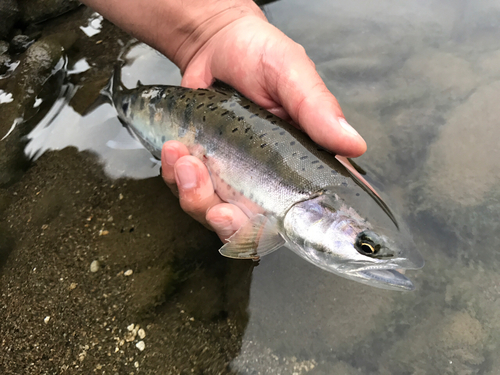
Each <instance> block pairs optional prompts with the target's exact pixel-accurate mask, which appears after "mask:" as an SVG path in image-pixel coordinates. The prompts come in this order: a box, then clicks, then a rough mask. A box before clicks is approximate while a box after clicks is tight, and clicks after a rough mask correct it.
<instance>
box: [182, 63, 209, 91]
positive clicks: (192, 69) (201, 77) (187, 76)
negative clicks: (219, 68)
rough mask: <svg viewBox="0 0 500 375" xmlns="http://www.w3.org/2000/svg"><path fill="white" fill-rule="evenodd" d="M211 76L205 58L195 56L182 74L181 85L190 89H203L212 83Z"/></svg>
mask: <svg viewBox="0 0 500 375" xmlns="http://www.w3.org/2000/svg"><path fill="white" fill-rule="evenodd" d="M213 78H214V77H213V76H212V74H211V72H210V69H209V66H208V60H206V59H205V58H195V59H193V61H192V62H191V63H190V64H189V65H188V66H187V68H186V71H185V72H184V74H183V75H182V81H181V86H183V87H189V88H191V89H204V88H207V87H208V86H210V85H211V84H212V81H213Z"/></svg>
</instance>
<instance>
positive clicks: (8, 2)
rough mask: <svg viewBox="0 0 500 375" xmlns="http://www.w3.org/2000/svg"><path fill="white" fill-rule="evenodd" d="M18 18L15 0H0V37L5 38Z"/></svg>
mask: <svg viewBox="0 0 500 375" xmlns="http://www.w3.org/2000/svg"><path fill="white" fill-rule="evenodd" d="M18 19H19V7H18V4H17V1H15V0H2V1H0V20H2V22H0V39H5V38H6V37H7V36H8V35H9V33H10V31H11V29H12V27H13V26H14V24H15V23H16V22H17V20H18Z"/></svg>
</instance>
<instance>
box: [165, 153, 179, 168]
mask: <svg viewBox="0 0 500 375" xmlns="http://www.w3.org/2000/svg"><path fill="white" fill-rule="evenodd" d="M177 159H178V158H177V155H176V153H175V152H173V151H171V150H169V149H167V150H166V153H165V161H166V162H167V164H168V165H170V166H173V165H174V164H175V162H176V161H177Z"/></svg>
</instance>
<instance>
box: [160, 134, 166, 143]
mask: <svg viewBox="0 0 500 375" xmlns="http://www.w3.org/2000/svg"><path fill="white" fill-rule="evenodd" d="M166 139H167V137H165V136H164V135H162V136H161V141H162V142H163V143H165V141H166Z"/></svg>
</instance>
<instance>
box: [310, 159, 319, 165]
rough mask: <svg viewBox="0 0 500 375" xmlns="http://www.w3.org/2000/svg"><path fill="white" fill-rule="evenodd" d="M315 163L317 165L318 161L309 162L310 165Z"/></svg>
mask: <svg viewBox="0 0 500 375" xmlns="http://www.w3.org/2000/svg"><path fill="white" fill-rule="evenodd" d="M316 163H319V160H314V161H312V162H311V164H316Z"/></svg>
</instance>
